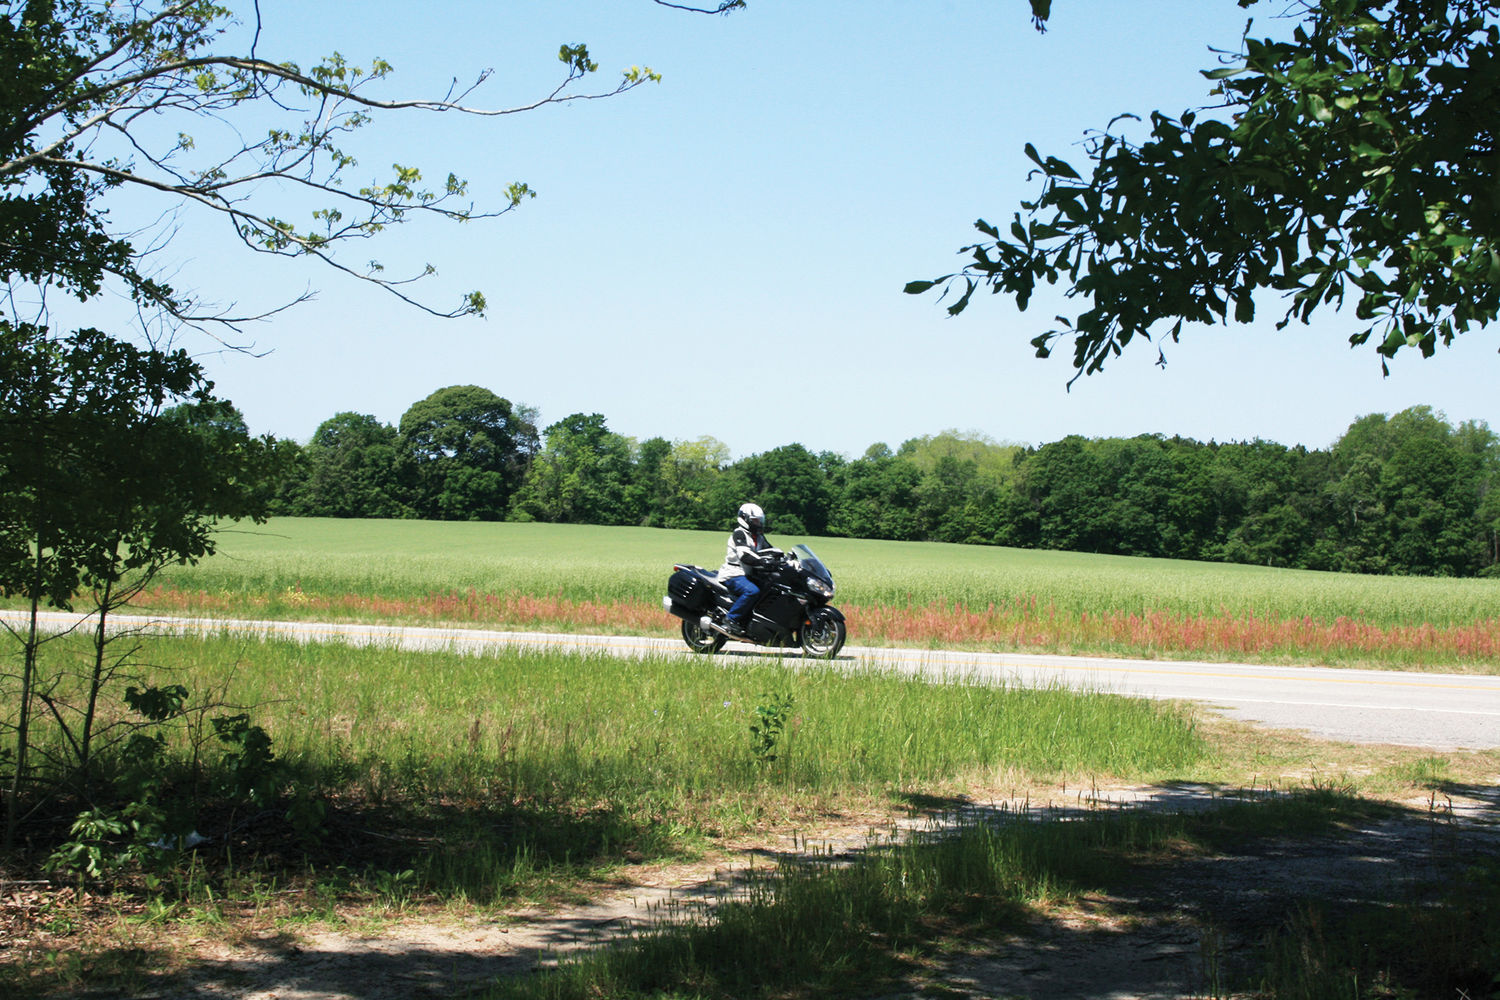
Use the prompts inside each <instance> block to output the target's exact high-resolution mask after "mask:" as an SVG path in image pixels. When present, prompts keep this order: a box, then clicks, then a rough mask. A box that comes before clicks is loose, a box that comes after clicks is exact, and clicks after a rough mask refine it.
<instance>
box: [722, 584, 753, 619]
mask: <svg viewBox="0 0 1500 1000" xmlns="http://www.w3.org/2000/svg"><path fill="white" fill-rule="evenodd" d="M724 586H725V587H726V588H728V590H729V592H730V593H731V594H733V595H734V603H733V604H731V605H730V606H729V620H730V621H731V622H733V623H734V624H736V625H738V626H739V627H740V628H744V627H745V622H746V621H747V620H749V618H750V607H751V605H753V604H754V603H755V599H756V598H757V597H759V596H760V588H759V587H757V586H756V585H755V584H753V583H751V582H750V581H749V580H748V579H746V578H745V577H743V576H731V577H727V578H725V580H724Z"/></svg>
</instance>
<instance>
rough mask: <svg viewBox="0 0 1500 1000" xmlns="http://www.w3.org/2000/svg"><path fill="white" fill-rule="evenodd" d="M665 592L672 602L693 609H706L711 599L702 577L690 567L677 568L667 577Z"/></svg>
mask: <svg viewBox="0 0 1500 1000" xmlns="http://www.w3.org/2000/svg"><path fill="white" fill-rule="evenodd" d="M667 593H668V595H670V596H671V598H672V602H673V603H674V604H680V605H682V606H683V607H685V608H688V609H690V610H693V611H704V610H707V608H708V605H709V602H710V601H711V600H712V599H713V598H712V596H711V595H710V593H709V589H708V584H707V583H705V582H704V580H703V577H701V576H699V575H698V574H697V573H694V572H693V571H692V570H690V569H679V570H677V571H676V572H675V573H673V574H672V575H671V576H670V577H668V578H667Z"/></svg>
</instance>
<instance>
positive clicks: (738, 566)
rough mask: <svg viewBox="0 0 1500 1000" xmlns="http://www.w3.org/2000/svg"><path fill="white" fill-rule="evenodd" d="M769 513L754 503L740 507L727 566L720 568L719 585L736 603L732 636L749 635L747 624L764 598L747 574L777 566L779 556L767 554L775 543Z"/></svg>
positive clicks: (731, 611)
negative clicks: (769, 530) (768, 534)
mask: <svg viewBox="0 0 1500 1000" xmlns="http://www.w3.org/2000/svg"><path fill="white" fill-rule="evenodd" d="M765 529H766V512H765V511H763V510H761V509H760V507H759V506H757V505H756V504H753V503H742V504H740V510H739V523H738V524H737V525H736V526H735V529H734V530H733V531H732V532H730V533H729V545H728V548H727V551H726V552H725V554H724V565H723V566H721V567H719V581H720V582H721V583H723V584H724V586H725V587H727V588H729V592H730V593H731V594H733V595H734V597H735V600H734V603H733V604H732V605H730V607H729V616H728V617H729V628H728V633H729V634H730V635H733V636H743V635H744V634H745V622H746V621H747V620H748V619H749V617H750V609H751V608H753V607H754V606H755V599H756V598H757V597H758V596H760V587H758V586H756V585H755V583H754V582H753V581H751V580H750V579H749V577H747V576H745V571H746V570H758V569H765V568H768V567H770V566H772V565H773V564H774V563H775V561H776V560H775V556H773V555H771V554H770V553H768V552H766V551H765V550H766V549H769V548H771V547H772V546H771V543H770V542H769V541H767V540H766V536H765V534H764V531H765Z"/></svg>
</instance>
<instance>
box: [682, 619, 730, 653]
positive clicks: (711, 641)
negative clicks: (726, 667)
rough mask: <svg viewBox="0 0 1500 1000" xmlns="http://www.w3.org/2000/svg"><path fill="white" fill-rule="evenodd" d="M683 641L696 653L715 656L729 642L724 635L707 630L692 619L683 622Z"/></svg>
mask: <svg viewBox="0 0 1500 1000" xmlns="http://www.w3.org/2000/svg"><path fill="white" fill-rule="evenodd" d="M682 641H683V642H685V643H687V644H688V649H691V650H692V651H693V652H695V653H706V654H710V655H711V654H713V653H717V652H718V651H719V650H721V649H723V648H724V643H726V642H728V641H729V640H727V639H726V638H725V637H724V636H723V635H722V634H720V633H718V632H713V631H710V630H707V629H705V628H704V627H703V626H702V625H700V624H698V623H697V622H695V621H693V620H692V619H691V618H684V619H683V620H682Z"/></svg>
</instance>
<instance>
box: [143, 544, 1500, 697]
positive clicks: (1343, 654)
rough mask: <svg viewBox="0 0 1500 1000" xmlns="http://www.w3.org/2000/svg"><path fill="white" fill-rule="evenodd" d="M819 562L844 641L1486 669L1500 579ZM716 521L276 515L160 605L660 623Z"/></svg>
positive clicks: (975, 549) (944, 561)
mask: <svg viewBox="0 0 1500 1000" xmlns="http://www.w3.org/2000/svg"><path fill="white" fill-rule="evenodd" d="M776 541H778V542H781V543H784V544H790V543H792V542H795V541H807V542H809V543H810V544H811V545H812V547H813V548H814V550H815V551H817V552H818V554H819V555H820V556H821V557H822V558H823V559H824V561H825V562H826V563H828V565H829V567H830V568H831V569H832V571H833V574H834V578H835V581H836V583H837V585H838V595H837V597H836V599H835V603H837V604H838V605H839V606H840V607H841V608H842V609H843V610H844V611H845V613H846V614H847V615H848V616H849V618H850V631H851V636H852V639H851V641H853V642H855V643H856V644H860V643H863V644H874V645H878V644H914V645H973V646H985V647H991V648H1006V649H1033V650H1040V651H1049V652H1104V653H1112V654H1122V655H1144V656H1163V657H1173V656H1177V657H1182V656H1189V657H1204V658H1226V659H1251V660H1266V661H1273V662H1309V663H1319V664H1350V665H1353V664H1358V665H1376V666H1395V667H1404V668H1421V667H1442V668H1446V669H1473V670H1492V669H1500V580H1476V579H1470V580H1454V579H1433V578H1412V577H1375V576H1357V575H1352V574H1336V573H1314V572H1307V571H1298V570H1281V569H1271V568H1266V567H1257V566H1243V565H1230V564H1219V563H1195V562H1182V561H1173V560H1160V559H1137V558H1128V557H1121V556H1101V555H1093V554H1087V553H1072V552H1042V551H1029V550H1018V549H1002V548H991V547H983V546H964V545H945V544H929V543H908V542H880V541H862V540H850V539H836V538H814V539H801V538H793V537H786V538H779V539H776ZM722 549H723V537H722V535H720V534H719V533H716V532H685V531H664V530H658V529H650V528H607V527H595V526H584V525H545V524H508V523H459V522H420V521H346V520H328V519H280V520H276V521H272V522H271V523H269V524H267V525H264V526H258V527H257V526H248V527H239V528H233V529H230V530H226V531H225V532H224V533H223V534H222V535H221V536H220V550H219V554H218V555H216V556H215V557H213V558H212V559H209V560H207V561H206V562H204V563H203V564H201V565H200V566H197V567H181V568H174V569H173V570H172V571H171V572H169V573H167V574H165V575H164V577H163V581H162V582H163V584H164V587H163V589H159V590H157V591H154V592H153V593H152V594H150V595H148V597H149V599H148V604H149V606H151V607H154V608H156V609H159V610H163V611H176V610H182V611H195V612H207V613H222V614H230V615H251V616H256V617H262V616H265V617H300V618H310V617H318V616H329V617H334V618H354V619H361V618H363V619H383V620H384V619H400V620H406V621H451V622H459V623H464V622H469V623H477V624H487V625H502V626H511V627H528V628H530V627H535V628H547V627H554V626H555V627H560V628H580V629H596V630H609V631H624V632H638V633H646V634H651V633H657V632H662V631H666V632H671V631H672V630H673V629H674V628H675V621H674V620H673V619H670V618H669V617H667V616H666V615H664V614H663V613H662V612H661V610H660V603H659V602H660V596H661V593H662V591H663V587H664V584H665V580H666V577H667V575H668V573H669V572H670V570H671V567H672V564H673V563H674V562H691V563H696V564H698V565H703V566H717V565H718V563H719V561H720V559H721V557H722Z"/></svg>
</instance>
